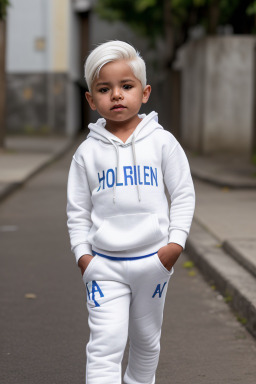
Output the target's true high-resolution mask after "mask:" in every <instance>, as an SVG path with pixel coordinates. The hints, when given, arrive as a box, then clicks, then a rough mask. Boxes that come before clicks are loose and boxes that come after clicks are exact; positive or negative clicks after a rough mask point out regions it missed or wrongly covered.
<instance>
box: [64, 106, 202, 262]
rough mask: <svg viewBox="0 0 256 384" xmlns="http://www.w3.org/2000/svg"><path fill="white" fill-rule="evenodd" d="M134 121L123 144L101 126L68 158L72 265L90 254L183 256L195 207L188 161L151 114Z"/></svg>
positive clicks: (101, 122)
mask: <svg viewBox="0 0 256 384" xmlns="http://www.w3.org/2000/svg"><path fill="white" fill-rule="evenodd" d="M139 117H140V118H142V120H141V122H140V123H139V124H138V126H137V127H136V129H135V131H134V132H133V134H132V135H131V136H130V137H129V138H128V140H127V141H126V142H125V143H123V142H122V140H120V139H119V138H118V137H116V136H115V135H113V134H112V133H110V132H109V131H107V130H106V129H105V128H104V127H105V124H106V121H105V119H103V118H101V119H99V120H98V121H97V122H96V124H90V125H89V128H90V133H89V135H88V137H87V140H85V141H84V142H83V143H82V144H81V145H80V146H79V148H78V149H77V151H76V153H75V155H74V156H73V160H72V163H71V167H70V172H69V179H68V204H67V215H68V229H69V234H70V240H71V249H72V251H73V252H74V253H75V257H76V261H78V260H79V258H80V257H81V256H83V255H84V254H92V249H93V250H94V251H95V252H97V253H101V254H104V255H107V256H111V257H117V258H127V257H128V258H132V257H141V256H146V255H150V254H151V253H155V252H157V251H158V250H159V248H161V247H162V246H164V245H166V244H167V243H170V242H172V243H177V244H180V245H181V246H182V247H183V248H184V245H185V242H186V238H187V236H188V233H189V229H190V225H191V221H192V217H193V213H194V204H195V194H194V187H193V182H192V179H191V174H190V169H189V165H188V161H187V158H186V155H185V153H184V151H183V149H182V148H181V146H180V145H179V143H178V142H177V140H176V139H175V138H174V136H173V135H172V134H171V133H170V132H168V131H165V130H164V129H163V127H162V126H161V125H159V124H158V117H157V113H156V112H151V113H150V114H149V115H147V116H146V115H139ZM165 186H166V188H167V193H168V194H169V196H170V200H171V207H170V211H169V206H168V201H167V198H166V194H165Z"/></svg>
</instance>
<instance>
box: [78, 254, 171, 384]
mask: <svg viewBox="0 0 256 384" xmlns="http://www.w3.org/2000/svg"><path fill="white" fill-rule="evenodd" d="M172 273H173V270H171V271H170V272H169V271H167V269H166V268H165V267H164V266H163V264H162V263H161V261H160V260H159V257H158V255H157V254H154V255H152V256H149V257H146V258H142V259H136V260H121V261H120V260H111V259H107V258H104V257H102V256H98V255H96V256H94V258H93V259H92V261H91V262H90V264H89V266H88V267H87V269H86V271H85V273H84V275H83V281H84V283H85V285H86V290H87V308H88V312H89V327H90V340H89V342H88V344H87V347H86V352H87V365H86V384H121V362H122V358H123V353H124V349H125V346H126V342H127V337H128V335H129V341H130V349H129V360H128V366H127V369H126V372H125V375H124V382H125V383H126V384H142V383H143V384H154V383H155V371H156V368H157V364H158V359H159V352H160V336H161V326H162V319H163V309H164V302H165V296H166V292H167V286H168V282H169V278H170V276H171V274H172Z"/></svg>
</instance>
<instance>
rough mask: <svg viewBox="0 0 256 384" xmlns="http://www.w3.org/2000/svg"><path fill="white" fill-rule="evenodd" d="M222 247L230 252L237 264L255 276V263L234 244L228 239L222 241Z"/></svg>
mask: <svg viewBox="0 0 256 384" xmlns="http://www.w3.org/2000/svg"><path fill="white" fill-rule="evenodd" d="M223 249H224V250H225V251H226V252H227V253H228V254H230V255H231V256H232V257H233V258H234V259H235V260H236V261H237V262H238V263H239V264H241V265H242V266H243V267H244V268H245V269H246V270H247V271H249V272H250V273H251V274H252V275H253V276H254V277H256V264H255V263H253V262H252V261H251V260H250V259H249V258H248V257H246V255H245V254H243V253H242V252H240V250H239V249H238V248H237V247H236V246H234V245H233V244H232V243H231V242H230V241H224V243H223Z"/></svg>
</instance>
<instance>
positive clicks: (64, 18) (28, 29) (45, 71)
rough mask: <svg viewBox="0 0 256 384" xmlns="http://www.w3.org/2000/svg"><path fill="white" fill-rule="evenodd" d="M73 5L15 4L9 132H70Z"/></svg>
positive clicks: (49, 0) (64, 0)
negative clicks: (71, 7)
mask: <svg viewBox="0 0 256 384" xmlns="http://www.w3.org/2000/svg"><path fill="white" fill-rule="evenodd" d="M69 3H70V0H12V1H11V6H10V7H9V8H8V22H7V26H8V30H7V63H6V66H7V130H8V131H9V132H29V133H50V132H51V133H52V132H55V133H57V132H58V133H59V132H61V133H65V132H66V130H67V111H68V108H67V83H68V68H69V64H68V50H69V46H68V41H69V40H68V35H69V18H68V16H69Z"/></svg>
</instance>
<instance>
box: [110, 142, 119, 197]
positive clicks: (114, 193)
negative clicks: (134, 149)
mask: <svg viewBox="0 0 256 384" xmlns="http://www.w3.org/2000/svg"><path fill="white" fill-rule="evenodd" d="M108 140H109V141H110V142H111V144H113V146H114V147H115V150H116V163H117V164H116V182H115V183H114V188H113V203H114V204H115V203H116V185H117V182H118V180H117V179H118V175H119V148H118V145H116V144H115V142H114V141H113V140H111V139H110V138H109V137H108Z"/></svg>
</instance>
